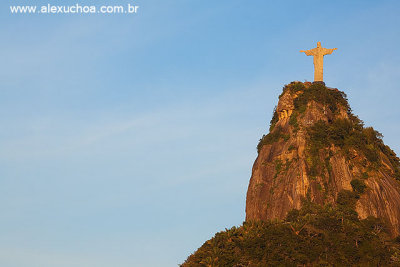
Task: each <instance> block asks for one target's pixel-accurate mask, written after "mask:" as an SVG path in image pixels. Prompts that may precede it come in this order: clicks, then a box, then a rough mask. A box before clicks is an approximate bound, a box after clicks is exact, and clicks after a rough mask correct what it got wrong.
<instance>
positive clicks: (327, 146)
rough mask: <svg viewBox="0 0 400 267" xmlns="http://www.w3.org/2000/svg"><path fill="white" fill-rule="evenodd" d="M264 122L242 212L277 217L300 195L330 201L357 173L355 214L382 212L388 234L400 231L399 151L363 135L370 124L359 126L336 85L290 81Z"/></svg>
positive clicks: (294, 204)
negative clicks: (265, 130)
mask: <svg viewBox="0 0 400 267" xmlns="http://www.w3.org/2000/svg"><path fill="white" fill-rule="evenodd" d="M311 90H315V92H314V91H311ZM324 94H326V96H323V95H324ZM321 95H322V97H321ZM271 123H272V126H271V129H270V133H269V135H267V136H266V137H264V138H263V141H261V142H260V144H259V146H258V150H259V153H258V157H257V159H256V160H255V162H254V165H253V169H252V175H251V178H250V183H249V187H248V191H247V198H246V220H270V219H283V218H285V216H286V215H287V213H288V212H289V211H290V210H292V209H299V208H300V207H301V205H302V199H304V198H309V199H311V201H313V202H316V203H319V204H326V203H332V204H334V203H335V201H336V199H337V196H338V193H339V192H340V191H341V190H350V191H352V190H356V189H354V185H353V186H352V181H354V180H359V181H362V182H363V183H364V184H365V185H366V188H365V190H363V192H360V194H359V199H358V201H357V204H356V211H357V212H358V215H359V217H360V218H361V219H363V218H366V217H368V216H374V217H379V218H382V219H383V220H385V221H386V222H387V223H388V225H389V227H390V230H391V233H392V234H393V235H394V236H395V235H398V234H399V233H400V182H399V180H398V176H399V173H400V172H399V161H398V158H397V157H396V155H395V154H394V152H393V151H392V150H390V148H388V147H387V146H385V145H384V144H383V142H382V140H381V139H380V138H379V136H378V139H376V140H375V139H374V138H375V137H373V136H372V137H371V138H369V135H370V133H375V132H374V131H373V129H372V128H369V129H366V128H363V127H362V126H361V128H360V120H359V119H358V118H357V117H356V116H354V115H353V114H352V113H351V111H350V108H349V106H348V103H347V100H346V99H345V95H344V94H343V93H342V92H340V91H339V90H337V89H332V88H326V87H325V86H324V85H323V84H311V83H300V82H295V83H291V84H289V85H287V86H285V87H284V90H283V93H282V94H281V96H280V97H279V102H278V105H277V107H276V112H275V114H274V118H273V120H272V122H271ZM319 125H322V126H323V127H325V128H319ZM337 125H339V126H340V125H342V126H340V127H339V126H337ZM322 126H321V127H322ZM327 132H328V133H327ZM358 132H360V133H358ZM349 133H351V134H349ZM321 135H322V137H321ZM325 136H328V137H326V138H324V137H325ZM341 138H342V139H343V140H341ZM363 138H365V140H364V139H363ZM370 139H371V140H375V141H373V142H372V141H368V140H370ZM332 140H333V141H332ZM396 177H397V178H396Z"/></svg>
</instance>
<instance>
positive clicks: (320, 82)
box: [313, 81, 325, 85]
mask: <svg viewBox="0 0 400 267" xmlns="http://www.w3.org/2000/svg"><path fill="white" fill-rule="evenodd" d="M313 83H314V84H322V85H325V82H323V81H315V82H313Z"/></svg>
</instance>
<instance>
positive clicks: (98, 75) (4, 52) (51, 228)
mask: <svg viewBox="0 0 400 267" xmlns="http://www.w3.org/2000/svg"><path fill="white" fill-rule="evenodd" d="M60 2H61V1H53V0H48V1H2V3H1V4H0V7H1V10H0V34H1V37H2V38H1V40H2V41H1V42H0V58H1V63H0V114H1V115H0V123H1V128H0V236H1V238H0V265H1V266H6V267H20V266H33V267H36V266H37V267H39V266H40V267H47V266H56V267H64V266H76V267H83V266H85V267H86V266H121V267H124V266H177V264H178V263H182V262H183V261H184V260H185V258H186V257H187V256H188V255H189V254H190V253H192V252H193V251H194V250H195V249H197V248H198V247H199V246H201V244H202V243H203V242H204V241H206V240H207V239H209V238H211V237H212V236H213V235H214V233H215V232H217V231H221V230H224V229H225V228H230V227H232V226H234V225H240V224H241V223H242V222H243V220H244V218H245V211H244V209H245V197H246V190H247V185H248V181H249V178H250V175H251V167H252V164H253V162H254V160H255V158H256V156H257V153H256V145H257V143H258V140H259V138H260V137H261V136H262V134H264V133H266V132H267V129H268V124H269V120H270V119H271V115H272V110H273V108H274V105H276V104H277V100H278V95H279V93H280V92H281V89H282V87H283V85H284V84H287V83H290V82H291V81H294V80H300V81H305V80H308V81H312V79H313V66H312V58H311V57H306V56H305V55H304V54H301V53H300V52H299V50H301V49H310V48H313V47H315V46H316V42H317V41H321V42H322V45H323V46H324V47H327V48H333V47H337V48H338V50H337V51H335V52H334V54H332V55H329V56H326V57H325V73H324V74H325V77H324V78H325V82H326V84H327V85H328V86H330V87H337V88H339V89H340V90H343V91H345V92H346V93H347V95H348V97H349V101H350V104H351V106H352V108H353V110H354V112H355V113H356V114H357V115H359V116H360V118H361V119H362V120H364V121H365V123H366V125H368V126H374V127H375V128H376V129H377V130H378V131H380V132H382V133H383V134H384V141H385V143H386V144H388V145H390V146H391V147H392V149H394V150H395V151H396V152H397V153H400V141H399V139H398V133H399V131H400V124H399V122H400V119H399V117H400V107H399V105H398V102H399V100H398V99H399V98H400V93H399V90H400V87H399V81H398V79H399V77H400V66H399V62H400V55H399V51H398V50H399V49H398V47H399V43H400V28H399V27H398V25H400V17H399V16H398V13H399V11H400V3H399V2H398V1H261V0H258V1H238V0H230V1H204V0H203V1H196V0H193V1H184V0H175V1H173V0H171V1H156V0H147V1H125V0H120V1H111V0H110V1H83V0H82V1H62V4H75V3H80V4H82V5H83V4H96V5H97V4H99V3H104V4H113V5H114V4H121V5H125V4H126V3H134V4H137V5H139V6H140V8H139V12H138V13H137V14H135V15H97V14H96V15H11V14H10V12H9V5H10V4H12V5H16V4H21V5H24V4H25V5H28V4H38V5H42V4H47V3H52V4H60ZM300 2H301V3H300Z"/></svg>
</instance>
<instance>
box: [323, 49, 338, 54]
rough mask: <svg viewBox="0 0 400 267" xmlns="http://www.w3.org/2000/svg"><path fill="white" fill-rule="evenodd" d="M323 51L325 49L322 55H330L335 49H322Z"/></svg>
mask: <svg viewBox="0 0 400 267" xmlns="http://www.w3.org/2000/svg"><path fill="white" fill-rule="evenodd" d="M324 49H325V51H324V55H330V54H332V53H333V51H335V50H337V48H331V49H329V48H324Z"/></svg>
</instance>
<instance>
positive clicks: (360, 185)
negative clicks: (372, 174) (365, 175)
mask: <svg viewBox="0 0 400 267" xmlns="http://www.w3.org/2000/svg"><path fill="white" fill-rule="evenodd" d="M350 184H351V187H352V188H353V191H354V192H357V193H359V194H362V193H364V191H365V189H366V188H367V186H366V185H365V182H364V181H363V180H360V179H353V180H351V182H350Z"/></svg>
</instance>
